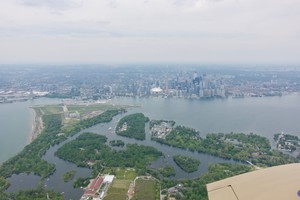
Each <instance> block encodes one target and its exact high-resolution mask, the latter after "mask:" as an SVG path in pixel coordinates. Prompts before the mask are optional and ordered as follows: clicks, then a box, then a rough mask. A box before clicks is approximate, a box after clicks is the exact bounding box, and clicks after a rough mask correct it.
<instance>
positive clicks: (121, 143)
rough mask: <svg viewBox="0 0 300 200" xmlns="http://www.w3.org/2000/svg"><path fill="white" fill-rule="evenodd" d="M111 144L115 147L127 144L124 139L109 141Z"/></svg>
mask: <svg viewBox="0 0 300 200" xmlns="http://www.w3.org/2000/svg"><path fill="white" fill-rule="evenodd" d="M109 144H110V146H113V147H123V146H124V145H125V143H124V142H123V141H122V140H112V141H109Z"/></svg>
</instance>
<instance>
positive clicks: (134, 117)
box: [116, 113, 149, 140]
mask: <svg viewBox="0 0 300 200" xmlns="http://www.w3.org/2000/svg"><path fill="white" fill-rule="evenodd" d="M148 121H149V118H148V117H145V115H144V114H142V113H135V114H131V115H127V116H125V117H123V118H122V119H120V121H119V122H118V124H117V127H116V133H117V134H118V135H121V136H125V137H129V138H134V139H137V140H144V139H145V123H146V122H148Z"/></svg>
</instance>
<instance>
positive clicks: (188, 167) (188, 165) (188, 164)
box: [173, 155, 200, 173]
mask: <svg viewBox="0 0 300 200" xmlns="http://www.w3.org/2000/svg"><path fill="white" fill-rule="evenodd" d="M173 160H174V162H175V163H176V164H177V165H178V166H179V167H180V168H181V169H182V170H183V171H185V172H188V173H192V172H195V171H197V170H198V167H199V165H200V161H199V160H197V159H194V158H191V157H188V156H181V155H175V156H173Z"/></svg>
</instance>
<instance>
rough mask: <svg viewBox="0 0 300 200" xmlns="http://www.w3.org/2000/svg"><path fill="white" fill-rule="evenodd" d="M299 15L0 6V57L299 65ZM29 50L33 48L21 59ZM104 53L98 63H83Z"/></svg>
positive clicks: (264, 7)
mask: <svg viewBox="0 0 300 200" xmlns="http://www.w3.org/2000/svg"><path fill="white" fill-rule="evenodd" d="M299 8H300V2H299V0H285V1H280V0H264V1H261V0H243V1H239V0H143V1H141V0H130V1H124V0H10V1H5V0H0V43H1V46H0V54H1V53H3V52H5V49H7V48H10V49H12V48H13V49H15V51H13V50H11V51H10V52H11V53H13V52H15V54H16V55H18V56H21V54H22V57H24V55H27V58H28V59H29V58H31V59H34V57H35V56H34V55H35V54H37V53H38V54H39V55H40V54H41V52H44V54H41V55H40V56H41V57H40V59H44V60H45V61H46V60H49V59H55V56H54V55H56V58H57V60H61V59H62V58H61V56H59V55H57V54H59V53H60V54H65V52H62V51H63V50H68V51H74V52H76V53H74V54H76V59H78V60H80V59H82V60H83V61H84V60H87V59H91V60H93V59H94V60H97V59H99V61H101V59H102V58H105V59H111V60H114V59H119V60H120V61H121V60H122V59H123V60H126V59H127V60H134V59H143V60H163V59H172V58H173V59H177V60H180V59H181V60H199V61H202V60H211V61H214V60H219V61H222V60H226V61H229V60H235V59H237V60H238V59H242V60H245V61H247V60H248V61H249V60H250V61H251V60H255V57H257V61H259V60H264V57H263V56H261V55H265V54H266V52H273V53H272V55H273V57H274V58H273V59H274V60H275V57H276V59H279V58H282V60H299V61H300V58H299V57H298V56H295V53H294V52H299V51H300V43H299V35H300V26H299V25H298V23H299V21H300V13H299ZM37 39H38V40H39V43H37V42H36V41H35V40H37ZM23 40H26V41H23ZM56 40H57V42H56ZM14 41H15V42H14ZM58 41H59V42H58ZM71 41H72V42H71ZM84 42H86V43H87V44H88V45H86V44H85V43H84ZM30 44H32V45H33V46H35V47H36V48H33V49H30V50H28V51H26V53H24V52H22V49H25V47H24V46H23V45H30ZM80 45H81V46H84V48H82V49H84V50H85V51H83V50H81V48H80ZM74 46H76V48H75V47H74ZM43 48H47V49H48V50H44V49H43ZM143 48H145V49H143ZM37 49H38V50H39V51H40V52H37V51H38V50H37ZM51 49H53V51H54V49H55V51H57V52H58V53H53V52H52V50H51ZM89 49H90V51H89ZM105 49H106V50H107V52H108V53H106V54H105V56H103V57H101V53H100V56H96V55H94V56H95V57H94V58H91V56H90V55H86V54H87V52H89V53H90V52H91V51H96V52H103V51H106V50H105ZM189 49H190V50H189ZM274 49H278V50H276V51H275V50H274ZM47 52H48V53H49V54H50V53H52V55H48V54H47ZM113 52H116V53H115V54H116V55H117V56H113ZM157 52H159V53H157ZM183 52H184V53H183ZM122 53H123V54H124V55H126V56H124V55H123V54H122ZM80 54H82V55H80ZM214 54H215V56H212V55H214ZM3 55H6V57H7V58H9V57H11V58H12V57H15V56H16V55H13V56H12V55H9V54H7V53H5V54H3ZM103 55H104V53H103ZM110 55H111V56H110ZM235 55H238V56H236V57H235ZM237 57H238V58H237ZM267 57H268V59H270V60H272V57H271V56H266V58H267ZM66 58H69V56H66ZM24 59H25V57H24ZM64 59H65V58H64ZM70 59H71V58H70ZM74 59H75V58H74ZM0 60H1V59H0ZM2 60H7V59H6V58H4V57H3V56H2ZM25 60H26V59H25Z"/></svg>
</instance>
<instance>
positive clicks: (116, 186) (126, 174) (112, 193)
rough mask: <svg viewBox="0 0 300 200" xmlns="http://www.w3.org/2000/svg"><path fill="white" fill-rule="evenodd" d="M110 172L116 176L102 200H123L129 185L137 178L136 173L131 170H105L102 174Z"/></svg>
mask: <svg viewBox="0 0 300 200" xmlns="http://www.w3.org/2000/svg"><path fill="white" fill-rule="evenodd" d="M112 170H113V171H114V173H115V174H116V179H115V180H114V182H113V184H112V186H111V187H110V188H109V190H108V192H107V196H106V197H105V198H104V200H125V199H126V197H127V191H128V188H129V185H130V183H131V182H132V181H133V180H134V179H135V177H136V176H137V174H136V171H135V170H134V169H131V168H125V169H123V168H113V169H105V170H104V172H103V173H105V172H111V171H112Z"/></svg>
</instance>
